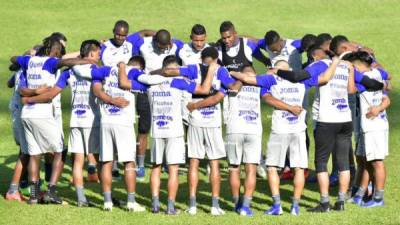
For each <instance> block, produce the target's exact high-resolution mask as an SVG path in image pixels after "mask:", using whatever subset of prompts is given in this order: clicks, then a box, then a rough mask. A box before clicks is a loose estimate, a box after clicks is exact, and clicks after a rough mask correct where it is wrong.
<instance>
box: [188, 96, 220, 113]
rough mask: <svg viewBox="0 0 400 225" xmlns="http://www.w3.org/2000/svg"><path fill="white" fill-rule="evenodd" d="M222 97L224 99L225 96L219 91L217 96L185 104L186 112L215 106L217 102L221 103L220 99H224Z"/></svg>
mask: <svg viewBox="0 0 400 225" xmlns="http://www.w3.org/2000/svg"><path fill="white" fill-rule="evenodd" d="M224 97H225V95H224V94H223V93H222V92H220V91H219V92H218V93H217V94H215V95H213V96H209V97H207V98H205V99H203V100H201V101H198V102H189V104H187V106H186V107H187V108H188V110H189V111H190V112H192V111H193V110H195V109H199V108H204V107H207V106H212V105H216V104H217V103H218V102H220V101H222V99H224Z"/></svg>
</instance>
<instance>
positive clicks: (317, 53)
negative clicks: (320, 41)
mask: <svg viewBox="0 0 400 225" xmlns="http://www.w3.org/2000/svg"><path fill="white" fill-rule="evenodd" d="M307 58H308V59H311V61H312V62H316V61H319V60H322V59H326V58H328V55H327V54H326V52H325V51H324V50H323V49H322V48H321V47H320V46H318V45H312V46H310V47H309V48H308V51H307Z"/></svg>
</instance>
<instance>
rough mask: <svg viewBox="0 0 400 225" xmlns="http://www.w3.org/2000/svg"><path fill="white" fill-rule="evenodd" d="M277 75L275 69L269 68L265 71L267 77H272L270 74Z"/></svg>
mask: <svg viewBox="0 0 400 225" xmlns="http://www.w3.org/2000/svg"><path fill="white" fill-rule="evenodd" d="M277 73H278V69H277V68H273V67H271V68H269V69H268V70H267V75H272V74H277Z"/></svg>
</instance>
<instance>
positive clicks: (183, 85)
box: [171, 78, 196, 94]
mask: <svg viewBox="0 0 400 225" xmlns="http://www.w3.org/2000/svg"><path fill="white" fill-rule="evenodd" d="M171 87H172V88H176V89H179V90H184V91H187V92H189V93H192V94H193V93H194V91H195V90H196V82H193V81H186V80H184V79H177V78H174V79H172V82H171Z"/></svg>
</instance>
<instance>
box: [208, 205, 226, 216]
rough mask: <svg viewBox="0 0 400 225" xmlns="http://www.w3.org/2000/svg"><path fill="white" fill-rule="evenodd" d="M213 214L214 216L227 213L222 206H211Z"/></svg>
mask: <svg viewBox="0 0 400 225" xmlns="http://www.w3.org/2000/svg"><path fill="white" fill-rule="evenodd" d="M211 215H213V216H222V215H225V211H224V210H222V209H221V208H220V207H211Z"/></svg>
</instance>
